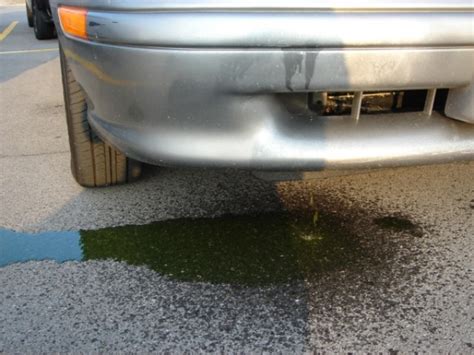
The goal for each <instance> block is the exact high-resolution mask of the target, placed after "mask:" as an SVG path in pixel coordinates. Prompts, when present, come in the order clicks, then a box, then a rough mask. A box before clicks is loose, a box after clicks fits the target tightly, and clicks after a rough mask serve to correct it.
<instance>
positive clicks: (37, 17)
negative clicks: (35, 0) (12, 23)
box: [28, 4, 56, 40]
mask: <svg viewBox="0 0 474 355" xmlns="http://www.w3.org/2000/svg"><path fill="white" fill-rule="evenodd" d="M32 17H33V29H34V31H35V36H36V39H40V40H41V39H51V38H55V37H56V30H55V28H54V23H52V22H51V21H49V20H48V14H47V13H46V11H44V10H40V9H38V7H37V6H36V4H34V5H33V16H32ZM28 24H29V20H28Z"/></svg>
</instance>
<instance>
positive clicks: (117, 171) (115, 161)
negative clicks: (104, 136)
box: [60, 46, 141, 187]
mask: <svg viewBox="0 0 474 355" xmlns="http://www.w3.org/2000/svg"><path fill="white" fill-rule="evenodd" d="M60 58H61V72H62V79H63V89H64V103H65V107H66V119H67V126H68V133H69V145H70V148H71V170H72V174H73V176H74V178H75V179H76V181H77V182H78V183H79V184H80V185H82V186H86V187H99V186H110V185H116V184H122V183H126V182H130V181H133V180H135V179H137V178H138V177H139V176H140V173H141V164H140V163H139V162H137V161H135V160H132V159H129V158H127V157H126V156H125V155H123V154H122V153H121V152H119V151H118V150H116V149H115V148H113V147H111V146H110V145H108V144H107V143H105V142H104V141H102V140H101V139H100V138H99V137H98V136H97V134H96V133H95V132H94V131H93V130H92V128H91V126H90V125H89V122H88V120H87V103H86V97H85V94H84V91H83V90H82V88H81V86H80V85H79V83H78V82H77V81H76V80H75V79H74V75H73V73H72V71H71V69H70V68H69V65H68V63H67V59H66V57H65V55H64V52H63V50H62V48H61V46H60Z"/></svg>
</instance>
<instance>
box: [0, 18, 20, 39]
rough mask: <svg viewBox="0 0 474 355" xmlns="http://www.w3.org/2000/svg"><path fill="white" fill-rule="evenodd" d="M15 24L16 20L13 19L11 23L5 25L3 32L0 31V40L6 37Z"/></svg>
mask: <svg viewBox="0 0 474 355" xmlns="http://www.w3.org/2000/svg"><path fill="white" fill-rule="evenodd" d="M17 24H18V21H13V22H12V23H11V24H9V25H8V26H7V28H5V29H4V30H3V32H1V33H0V42H1V41H3V40H4V39H5V38H7V37H8V35H9V34H10V33H11V32H12V31H13V29H14V28H15V26H16V25H17Z"/></svg>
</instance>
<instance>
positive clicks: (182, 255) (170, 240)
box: [0, 212, 368, 285]
mask: <svg viewBox="0 0 474 355" xmlns="http://www.w3.org/2000/svg"><path fill="white" fill-rule="evenodd" d="M0 250H1V251H0V266H2V265H3V266H4V265H7V264H11V263H14V262H21V261H27V260H45V259H46V260H48V259H52V260H57V261H60V262H61V261H65V260H105V259H113V260H118V261H125V262H127V263H129V264H132V265H145V266H148V267H149V268H151V269H152V270H155V271H157V272H159V273H161V274H164V275H168V276H169V277H172V278H175V279H178V280H183V281H203V282H211V283H230V284H242V285H261V284H275V283H283V282H288V281H290V280H295V279H302V278H304V277H305V275H308V274H312V275H314V274H319V273H324V272H329V271H333V270H338V269H340V268H344V267H348V266H349V265H350V264H352V263H355V262H357V261H358V260H360V259H363V258H365V257H366V256H367V255H368V252H367V250H365V249H364V248H363V247H362V246H361V245H360V243H359V238H358V236H357V235H356V234H355V233H354V232H352V231H351V229H350V228H349V227H348V226H347V224H346V223H344V221H343V220H341V218H340V217H339V216H338V215H335V214H326V213H317V212H311V213H309V212H308V213H299V214H291V213H266V214H259V215H254V216H223V217H219V218H200V219H177V220H169V221H164V222H157V223H153V224H149V225H141V226H123V227H115V228H105V229H99V230H89V231H80V232H63V233H61V232H56V233H54V232H53V233H39V234H25V233H17V232H13V231H8V230H0Z"/></svg>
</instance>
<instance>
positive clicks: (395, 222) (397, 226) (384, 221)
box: [373, 216, 423, 237]
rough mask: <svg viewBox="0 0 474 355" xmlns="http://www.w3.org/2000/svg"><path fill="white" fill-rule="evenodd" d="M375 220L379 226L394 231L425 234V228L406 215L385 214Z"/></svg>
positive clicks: (417, 234) (414, 234) (417, 235)
mask: <svg viewBox="0 0 474 355" xmlns="http://www.w3.org/2000/svg"><path fill="white" fill-rule="evenodd" d="M373 221H374V223H375V224H376V225H377V226H379V227H381V228H383V229H388V230H391V231H393V232H409V233H410V234H411V235H413V236H416V237H421V236H423V229H422V228H421V227H420V226H419V225H417V224H415V223H413V222H412V221H411V220H410V219H408V218H406V217H401V216H384V217H379V218H375V219H374V220H373Z"/></svg>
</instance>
